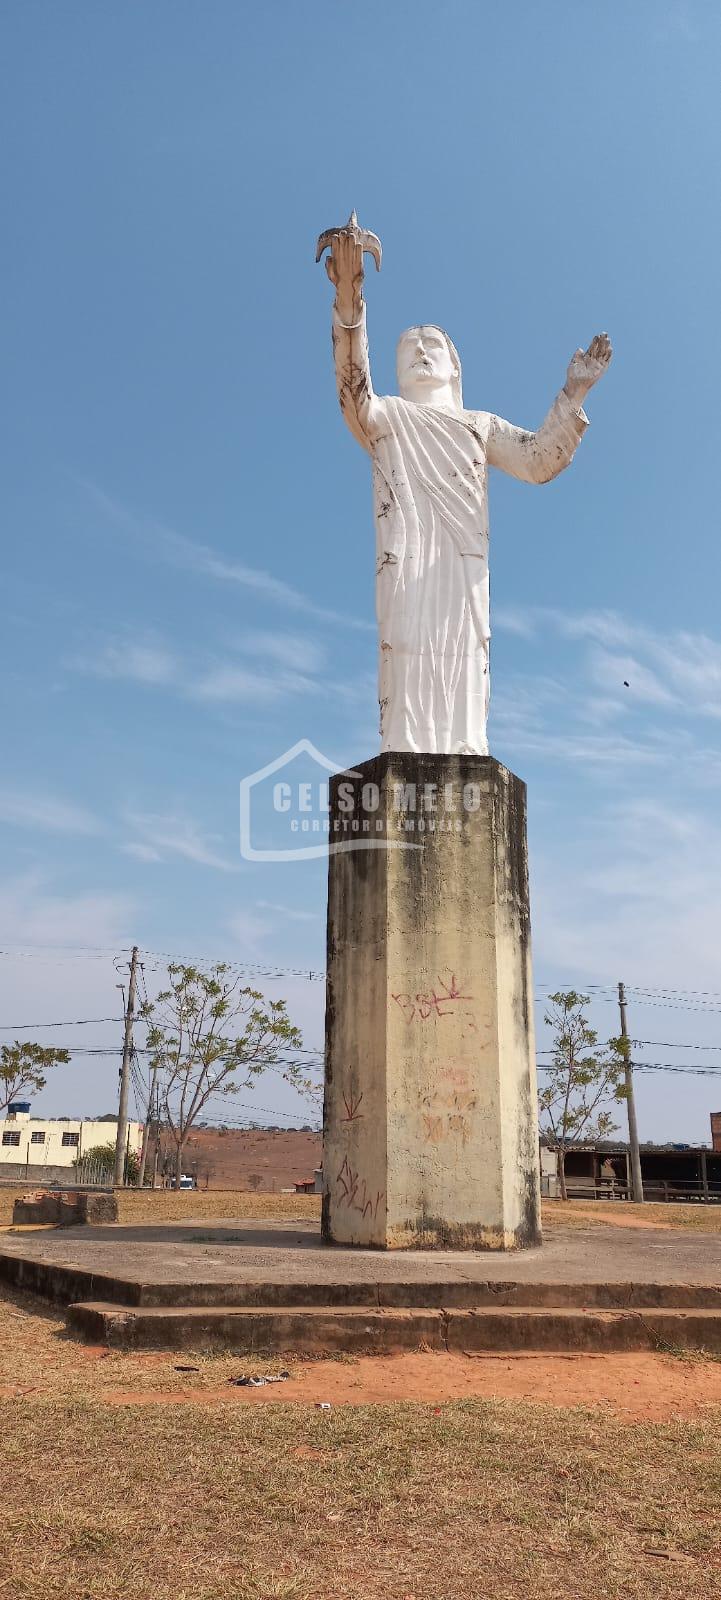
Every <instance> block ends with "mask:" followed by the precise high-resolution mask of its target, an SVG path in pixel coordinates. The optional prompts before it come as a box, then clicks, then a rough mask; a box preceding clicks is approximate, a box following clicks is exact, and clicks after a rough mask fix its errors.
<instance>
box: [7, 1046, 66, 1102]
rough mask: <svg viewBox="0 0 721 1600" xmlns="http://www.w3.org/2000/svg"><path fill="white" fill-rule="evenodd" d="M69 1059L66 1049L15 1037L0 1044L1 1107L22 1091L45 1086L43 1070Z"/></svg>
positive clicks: (35, 1091) (16, 1097)
mask: <svg viewBox="0 0 721 1600" xmlns="http://www.w3.org/2000/svg"><path fill="white" fill-rule="evenodd" d="M69 1060H70V1052H69V1051H68V1050H53V1049H51V1048H50V1047H49V1046H48V1047H46V1046H45V1045H44V1044H31V1043H30V1041H29V1040H25V1041H24V1042H23V1043H22V1044H21V1043H20V1041H19V1040H18V1039H16V1040H15V1043H14V1044H4V1045H3V1046H2V1047H1V1048H0V1111H4V1110H5V1108H6V1106H9V1105H10V1102H11V1101H12V1100H17V1099H18V1098H19V1097H20V1096H22V1095H24V1094H28V1093H31V1094H36V1093H37V1092H38V1090H40V1089H44V1088H45V1083H46V1079H45V1074H46V1072H48V1071H49V1070H50V1068H51V1067H56V1066H60V1065H63V1064H64V1063H65V1062H67V1061H69Z"/></svg>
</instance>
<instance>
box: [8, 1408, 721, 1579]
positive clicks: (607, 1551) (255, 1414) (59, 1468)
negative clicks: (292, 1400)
mask: <svg viewBox="0 0 721 1600" xmlns="http://www.w3.org/2000/svg"><path fill="white" fill-rule="evenodd" d="M3 1445H4V1459H5V1481H6V1488H5V1490H4V1494H3V1538H2V1549H1V1552H0V1563H2V1567H3V1568H4V1572H2V1576H0V1585H2V1584H3V1582H4V1583H5V1584H6V1586H7V1592H8V1593H12V1594H13V1596H14V1597H17V1600H56V1597H57V1600H60V1597H62V1600H126V1597H127V1596H128V1595H130V1594H152V1596H153V1597H154V1600H221V1597H222V1600H271V1597H276V1600H309V1597H310V1596H313V1597H314V1600H349V1597H351V1596H352V1597H353V1600H385V1597H388V1600H410V1597H413V1600H451V1597H453V1600H478V1597H479V1596H480V1595H491V1594H492V1595H494V1596H495V1597H497V1600H518V1597H519V1596H523V1597H525V1600H540V1597H541V1596H542V1595H543V1596H545V1595H548V1594H556V1593H562V1594H563V1595H564V1596H565V1597H567V1600H581V1597H583V1600H587V1596H588V1594H589V1593H590V1592H593V1593H594V1594H604V1595H605V1596H606V1597H607V1600H672V1597H673V1600H676V1597H677V1596H678V1595H679V1594H680V1593H683V1595H684V1596H685V1597H686V1600H701V1597H704V1600H706V1597H707V1596H708V1595H709V1594H711V1593H713V1592H715V1591H716V1589H717V1581H716V1580H717V1576H718V1566H719V1540H720V1539H721V1511H720V1509H719V1506H720V1503H721V1500H720V1495H721V1442H720V1441H719V1434H718V1429H717V1428H716V1427H715V1426H711V1425H698V1424H695V1425H692V1424H688V1423H678V1422H677V1423H672V1424H666V1425H655V1426H649V1425H645V1426H633V1427H627V1426H623V1425H621V1424H619V1423H616V1422H613V1421H610V1420H606V1419H603V1420H602V1421H600V1420H599V1418H598V1415H595V1416H594V1415H593V1414H592V1413H583V1412H580V1411H565V1412H553V1411H550V1410H544V1409H542V1408H538V1407H529V1406H523V1405H515V1404H510V1403H505V1404H504V1403H499V1402H497V1403H492V1402H483V1401H470V1402H460V1403H452V1404H449V1405H445V1406H442V1407H429V1406H411V1405H404V1406H395V1407H380V1408H378V1407H376V1408H372V1409H370V1408H358V1409H356V1410H354V1409H352V1408H343V1409H340V1410H334V1411H332V1412H331V1413H328V1414H326V1413H319V1412H317V1411H312V1410H307V1409H304V1408H300V1407H298V1406H294V1407H291V1406H286V1405H283V1404H278V1405H273V1406H268V1407H264V1408H263V1409H262V1410H261V1409H259V1408H258V1409H255V1408H245V1409H243V1410H242V1411H227V1410H224V1411H223V1412H220V1411H217V1410H211V1409H208V1408H201V1407H193V1406H177V1407H173V1408H154V1409H153V1410H152V1411H151V1412H148V1411H146V1410H143V1411H138V1410H135V1409H133V1408H128V1409H126V1410H120V1411H114V1410H111V1409H110V1408H108V1407H104V1406H102V1405H99V1404H97V1403H89V1402H86V1401H83V1400H81V1399H79V1398H75V1399H69V1400H67V1401H64V1402H56V1401H46V1400H37V1399H35V1400H34V1399H33V1397H32V1396H28V1397H26V1398H25V1399H23V1400H21V1401H14V1402H12V1403H8V1404H6V1406H5V1416H4V1419H3ZM0 1570H1V1569H0Z"/></svg>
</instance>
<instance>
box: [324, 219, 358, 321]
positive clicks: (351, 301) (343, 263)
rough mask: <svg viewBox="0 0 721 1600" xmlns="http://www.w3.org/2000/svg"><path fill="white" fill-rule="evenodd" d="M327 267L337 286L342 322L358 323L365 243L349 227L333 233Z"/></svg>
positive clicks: (336, 301) (338, 305)
mask: <svg viewBox="0 0 721 1600" xmlns="http://www.w3.org/2000/svg"><path fill="white" fill-rule="evenodd" d="M325 270H326V272H327V273H328V277H329V278H330V281H331V283H332V284H334V285H335V303H336V306H337V308H338V315H339V317H340V319H341V322H347V323H353V322H357V321H358V319H359V317H360V315H361V311H362V309H363V295H362V289H363V246H362V244H361V241H360V238H359V237H358V233H357V230H356V232H355V234H354V233H353V232H351V230H350V228H339V230H338V232H337V233H334V235H333V242H332V244H331V247H330V253H329V255H328V256H327V258H326V263H325Z"/></svg>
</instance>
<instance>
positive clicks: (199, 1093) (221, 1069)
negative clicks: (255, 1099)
mask: <svg viewBox="0 0 721 1600" xmlns="http://www.w3.org/2000/svg"><path fill="white" fill-rule="evenodd" d="M168 979H169V987H168V988H167V989H164V990H163V991H162V992H161V993H160V994H158V995H157V996H156V998H155V1000H150V1001H148V1002H147V1003H146V1004H145V1005H144V1006H143V1007H142V1010H141V1015H142V1016H143V1018H144V1019H145V1021H146V1022H147V1024H148V1037H147V1048H148V1052H149V1065H150V1070H151V1072H153V1071H157V1074H158V1085H159V1091H160V1105H161V1113H162V1115H163V1117H164V1120H165V1121H166V1122H167V1126H168V1129H169V1131H170V1134H171V1137H172V1140H173V1142H174V1145H175V1163H174V1164H175V1187H176V1189H177V1188H178V1187H179V1185H180V1177H181V1173H182V1171H183V1151H184V1149H185V1145H186V1142H187V1139H188V1134H189V1133H190V1130H191V1128H192V1127H193V1125H194V1123H195V1122H196V1121H197V1119H198V1117H199V1116H200V1113H201V1112H202V1110H203V1108H204V1107H205V1106H206V1104H207V1103H208V1101H209V1100H210V1099H211V1097H213V1098H216V1099H217V1098H219V1097H220V1096H223V1097H224V1098H225V1097H228V1096H231V1095H235V1094H238V1093H239V1091H240V1090H241V1089H249V1088H250V1087H251V1086H252V1084H253V1082H254V1080H255V1079H256V1078H257V1077H259V1076H260V1074H261V1073H263V1072H266V1071H268V1070H269V1069H273V1070H276V1071H278V1072H279V1073H280V1075H281V1077H283V1078H284V1079H285V1080H286V1082H288V1083H292V1084H293V1085H294V1087H296V1088H298V1089H301V1090H304V1091H308V1090H309V1088H310V1084H309V1081H308V1079H307V1078H306V1077H305V1066H304V1064H303V1063H302V1062H299V1061H296V1060H294V1059H293V1052H294V1051H297V1050H299V1049H300V1045H301V1034H300V1032H299V1030H298V1029H297V1028H295V1027H293V1025H292V1023H291V1021H290V1019H289V1017H288V1013H287V1010H286V1004H285V1001H284V1000H269V1001H266V1000H265V999H264V996H263V995H262V994H260V993H259V992H258V990H256V989H248V988H241V985H240V979H239V978H233V977H232V976H231V975H230V972H229V968H228V967H227V965H226V964H225V963H224V962H218V963H216V965H215V966H213V967H212V968H211V969H210V972H202V971H201V970H200V968H198V967H193V966H185V965H183V964H182V963H181V962H172V963H171V964H170V966H169V967H168Z"/></svg>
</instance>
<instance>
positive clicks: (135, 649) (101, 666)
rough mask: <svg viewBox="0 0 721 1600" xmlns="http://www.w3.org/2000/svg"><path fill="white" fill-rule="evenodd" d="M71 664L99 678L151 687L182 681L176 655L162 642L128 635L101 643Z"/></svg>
mask: <svg viewBox="0 0 721 1600" xmlns="http://www.w3.org/2000/svg"><path fill="white" fill-rule="evenodd" d="M69 665H70V666H72V667H73V668H74V669H75V670H77V671H80V672H87V673H91V674H92V675H93V676H95V677H98V678H116V679H119V680H124V681H127V682H131V683H144V684H147V685H148V686H149V687H158V688H165V687H167V686H168V685H172V684H177V683H179V682H181V681H182V667H181V663H180V662H179V661H178V660H177V658H176V656H175V655H174V654H173V652H172V651H171V650H169V649H168V648H167V646H166V645H164V644H162V643H161V642H159V641H157V640H155V639H150V638H147V637H144V638H134V637H133V636H132V634H131V633H130V630H128V632H127V634H126V635H125V636H121V637H118V638H116V639H114V640H109V641H104V642H102V643H100V644H99V645H98V647H97V649H96V650H95V651H94V652H93V651H91V652H88V651H85V652H83V653H80V654H78V655H77V656H74V657H72V658H71V660H70V662H69Z"/></svg>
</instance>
